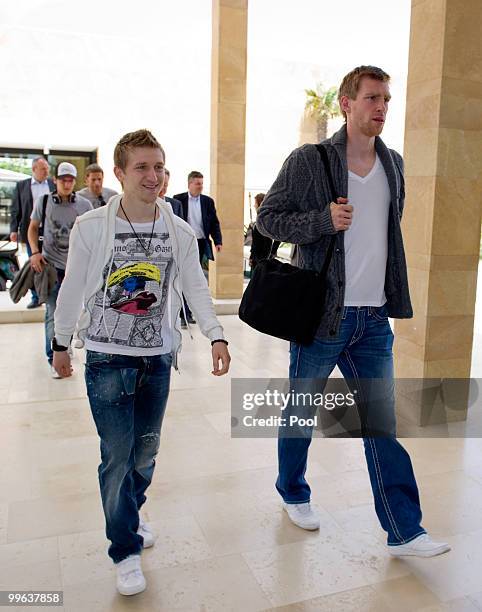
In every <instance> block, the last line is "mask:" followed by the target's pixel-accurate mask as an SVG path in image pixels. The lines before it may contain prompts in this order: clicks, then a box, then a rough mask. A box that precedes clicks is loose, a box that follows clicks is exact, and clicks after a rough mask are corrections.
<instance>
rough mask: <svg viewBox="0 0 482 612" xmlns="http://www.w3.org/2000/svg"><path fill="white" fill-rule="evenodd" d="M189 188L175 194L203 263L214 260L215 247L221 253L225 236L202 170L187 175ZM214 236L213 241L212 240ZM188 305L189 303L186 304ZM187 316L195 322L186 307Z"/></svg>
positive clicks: (188, 320) (190, 321)
mask: <svg viewBox="0 0 482 612" xmlns="http://www.w3.org/2000/svg"><path fill="white" fill-rule="evenodd" d="M187 187H188V190H187V191H185V192H184V193H179V194H177V195H175V196H174V198H175V199H176V200H179V201H180V202H181V204H182V207H183V217H184V219H186V221H187V222H188V223H189V225H190V226H191V227H192V228H193V230H194V233H195V234H196V238H197V243H198V249H199V261H200V262H201V265H202V263H203V260H205V259H211V260H213V261H214V251H213V245H212V242H214V249H215V250H216V253H220V252H221V250H222V248H223V237H222V234H221V226H220V223H219V219H218V215H217V213H216V205H215V204H214V200H213V199H212V198H210V197H209V196H207V195H204V194H203V193H202V190H203V187H204V177H203V175H202V174H201V172H198V171H197V170H193V171H192V172H190V173H189V175H188V177H187ZM211 238H212V242H211ZM186 306H187V305H186ZM186 316H187V322H188V323H195V320H194V319H193V318H192V315H191V312H190V311H189V308H186ZM181 320H182V322H183V327H186V322H185V321H184V319H183V315H182V313H181Z"/></svg>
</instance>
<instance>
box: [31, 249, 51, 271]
mask: <svg viewBox="0 0 482 612" xmlns="http://www.w3.org/2000/svg"><path fill="white" fill-rule="evenodd" d="M30 265H31V266H32V268H33V270H34V271H35V272H42V270H43V269H44V266H46V265H47V262H46V260H45V258H44V256H43V255H42V253H35V255H31V256H30Z"/></svg>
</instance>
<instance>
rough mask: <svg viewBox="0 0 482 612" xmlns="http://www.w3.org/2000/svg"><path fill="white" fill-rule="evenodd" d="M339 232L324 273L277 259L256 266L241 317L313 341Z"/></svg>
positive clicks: (273, 333)
mask: <svg viewBox="0 0 482 612" xmlns="http://www.w3.org/2000/svg"><path fill="white" fill-rule="evenodd" d="M317 149H318V152H319V154H320V156H321V159H322V161H323V164H324V166H325V171H326V175H327V178H328V182H329V184H330V189H331V192H332V198H333V202H336V195H335V194H336V191H335V187H334V184H333V177H332V175H331V170H330V164H329V161H328V155H327V153H326V149H325V148H324V147H323V146H322V145H317ZM336 236H337V234H334V235H333V236H332V238H331V241H330V245H329V247H328V252H327V255H326V258H325V261H324V263H323V268H322V270H321V272H316V271H315V270H302V269H301V268H296V267H295V266H292V265H290V264H288V263H282V262H280V261H278V260H277V259H274V258H269V259H264V260H262V261H260V262H259V263H258V265H257V266H256V267H255V268H254V270H253V274H252V276H251V279H250V281H249V283H248V286H247V287H246V290H245V292H244V295H243V298H242V300H241V304H240V306H239V318H240V319H241V321H244V323H247V324H248V325H249V326H250V327H253V328H254V329H256V330H258V331H260V332H263V333H264V334H268V335H269V336H275V337H276V338H281V339H282V340H289V341H291V342H296V343H298V344H311V342H312V341H313V339H314V337H315V334H316V331H317V329H318V326H319V325H320V321H321V317H322V314H323V308H324V302H325V294H326V273H327V271H328V266H329V265H330V262H331V259H332V255H333V248H334V246H335V241H336Z"/></svg>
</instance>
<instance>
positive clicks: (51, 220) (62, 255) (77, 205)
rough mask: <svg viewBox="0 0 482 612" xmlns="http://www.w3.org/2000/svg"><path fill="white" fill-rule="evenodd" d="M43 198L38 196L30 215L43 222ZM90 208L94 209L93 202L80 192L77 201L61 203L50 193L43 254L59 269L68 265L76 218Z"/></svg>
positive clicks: (46, 211) (46, 212)
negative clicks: (72, 231)
mask: <svg viewBox="0 0 482 612" xmlns="http://www.w3.org/2000/svg"><path fill="white" fill-rule="evenodd" d="M43 200H44V196H40V198H37V200H36V202H35V204H34V207H33V211H32V215H31V217H30V218H31V219H34V221H39V222H40V223H41V222H42V213H43ZM88 210H92V204H91V203H90V202H89V200H86V199H85V198H83V197H82V196H79V194H77V195H76V197H75V202H62V203H61V204H59V203H56V202H54V200H53V197H52V194H49V197H48V199H47V207H46V208H45V227H44V239H43V243H42V255H43V256H44V257H45V259H46V260H47V261H48V262H49V263H50V264H52V265H53V266H55V267H56V268H58V269H59V270H65V266H66V265H67V255H68V254H69V239H70V232H71V230H72V228H73V227H74V223H75V220H76V219H77V217H79V216H80V215H83V214H84V213H85V212H87V211H88Z"/></svg>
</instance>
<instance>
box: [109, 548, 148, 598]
mask: <svg viewBox="0 0 482 612" xmlns="http://www.w3.org/2000/svg"><path fill="white" fill-rule="evenodd" d="M116 570H117V590H118V591H119V593H120V594H121V595H136V594H137V593H142V591H144V590H145V588H146V579H145V578H144V574H143V573H142V568H141V556H140V555H129V556H128V557H126V558H125V559H123V560H122V561H121V562H120V563H117V564H116Z"/></svg>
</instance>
